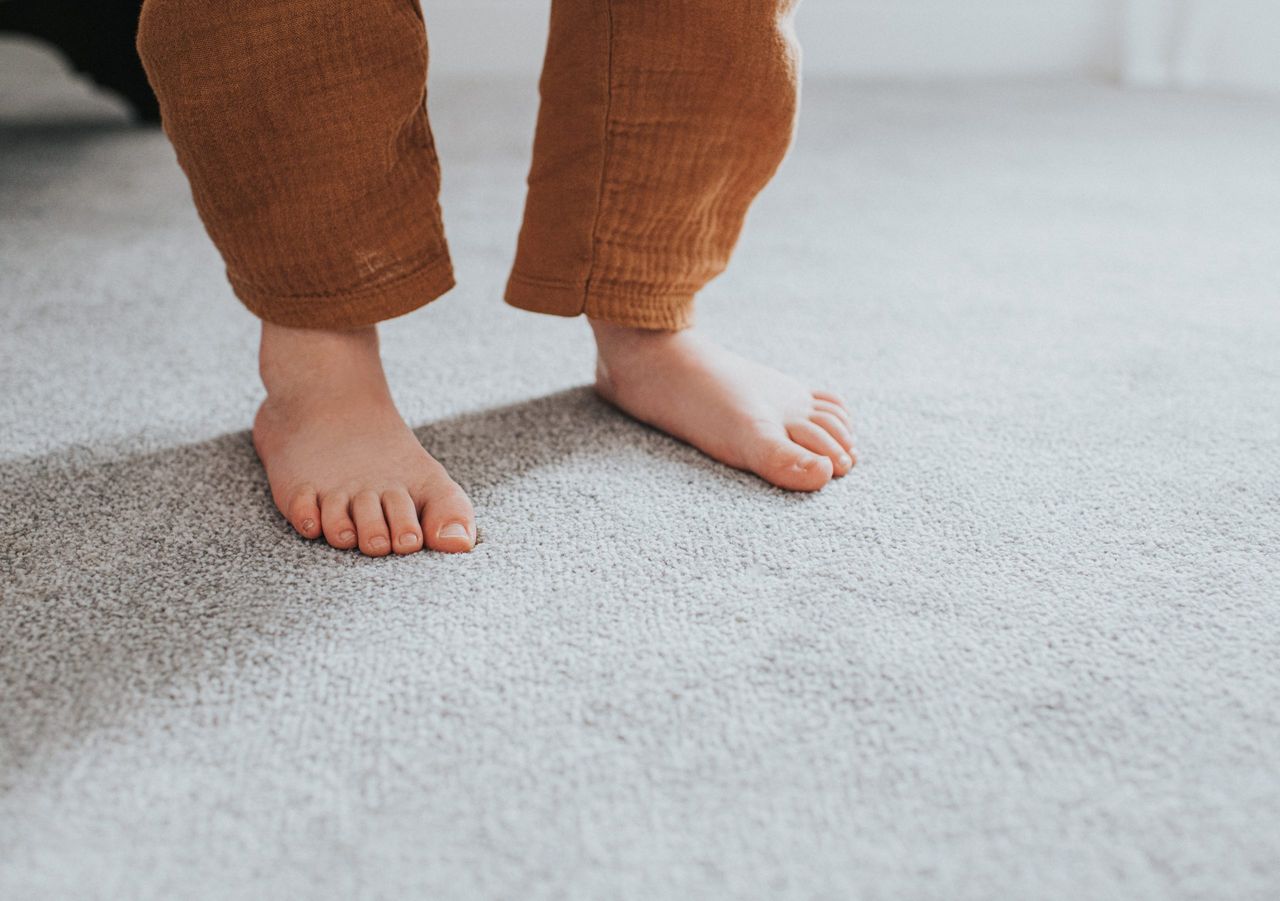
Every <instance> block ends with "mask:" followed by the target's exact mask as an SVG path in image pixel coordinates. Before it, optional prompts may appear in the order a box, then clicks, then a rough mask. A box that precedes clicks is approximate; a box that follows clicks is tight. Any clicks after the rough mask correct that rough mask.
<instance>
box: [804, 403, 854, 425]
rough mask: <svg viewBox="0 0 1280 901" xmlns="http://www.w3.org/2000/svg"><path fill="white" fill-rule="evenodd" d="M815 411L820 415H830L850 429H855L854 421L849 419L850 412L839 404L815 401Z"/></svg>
mask: <svg viewBox="0 0 1280 901" xmlns="http://www.w3.org/2000/svg"><path fill="white" fill-rule="evenodd" d="M813 409H814V410H815V411H817V412H819V413H830V414H831V415H832V416H834V417H835V418H836V419H839V420H840V421H841V422H843V423H844V424H845V426H847V427H848V428H853V420H852V419H850V418H849V411H848V410H846V409H845V408H844V407H842V406H840V405H839V404H837V403H834V402H832V401H829V400H815V401H814V402H813Z"/></svg>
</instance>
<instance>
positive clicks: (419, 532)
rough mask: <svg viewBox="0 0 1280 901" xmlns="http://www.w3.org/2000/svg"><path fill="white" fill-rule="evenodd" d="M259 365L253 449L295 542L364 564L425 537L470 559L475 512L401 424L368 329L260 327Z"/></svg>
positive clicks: (411, 547)
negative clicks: (344, 552) (309, 541)
mask: <svg viewBox="0 0 1280 901" xmlns="http://www.w3.org/2000/svg"><path fill="white" fill-rule="evenodd" d="M259 365H260V369H261V372H262V382H263V384H264V385H266V388H267V399H266V400H265V401H264V402H263V404H262V406H261V408H259V410H258V415H257V418H256V419H255V420H254V423H253V445H254V447H256V448H257V450H258V456H259V457H260V458H262V463H263V465H264V466H265V467H266V470H267V481H268V482H270V484H271V496H272V498H273V499H274V500H275V503H276V506H277V507H278V508H279V509H280V512H281V513H283V514H284V516H285V518H286V519H288V520H289V522H290V523H291V524H292V525H293V527H294V528H295V529H297V530H298V533H299V534H300V535H302V536H303V537H305V538H319V537H320V535H321V534H323V535H324V537H325V540H326V541H328V542H329V544H331V545H333V546H334V547H336V548H344V549H345V548H352V547H357V546H358V547H359V548H360V550H361V552H362V553H365V554H368V555H369V556H371V557H381V556H384V555H386V554H389V553H391V552H392V551H394V552H395V553H397V554H410V553H413V552H414V551H418V550H421V549H422V547H423V539H424V536H425V540H426V546H427V547H429V548H431V549H433V550H437V551H469V550H471V548H472V546H473V545H474V544H475V536H476V527H475V514H474V513H473V511H472V509H471V502H470V501H469V500H468V499H467V496H466V495H465V494H464V493H463V492H462V489H461V488H459V487H458V485H457V484H456V483H455V482H454V481H453V479H451V478H449V474H448V473H446V472H445V471H444V467H443V466H441V465H440V464H439V463H437V462H436V461H435V459H433V458H432V457H431V455H430V454H428V453H427V452H426V451H425V450H423V449H422V445H421V444H420V443H419V442H418V439H417V438H416V437H415V436H414V434H413V432H412V431H410V430H409V427H408V426H407V425H405V422H404V420H403V419H401V418H400V414H399V412H397V410H396V408H395V404H394V403H393V402H392V400H391V392H390V391H389V390H388V389H387V381H386V378H385V377H384V375H383V373H382V360H381V358H380V357H379V354H378V333H377V331H376V330H375V329H373V328H366V329H357V330H355V331H349V332H326V331H311V330H307V329H292V328H284V327H282V326H278V325H271V324H268V323H263V326H262V348H261V352H260V355H259Z"/></svg>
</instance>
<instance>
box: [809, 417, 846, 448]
mask: <svg viewBox="0 0 1280 901" xmlns="http://www.w3.org/2000/svg"><path fill="white" fill-rule="evenodd" d="M809 421H810V422H812V423H813V424H814V425H816V426H821V427H822V428H824V429H826V430H827V432H828V433H829V434H830V435H831V437H832V438H834V439H836V441H837V442H839V444H840V446H841V447H843V448H844V449H845V451H846V452H848V454H849V456H850V457H853V456H854V454H853V433H852V432H850V431H849V427H848V426H846V425H845V424H844V422H843V421H841V420H840V419H839V418H838V417H837V416H835V415H834V414H831V413H822V412H818V413H814V414H813V415H811V416H810V417H809Z"/></svg>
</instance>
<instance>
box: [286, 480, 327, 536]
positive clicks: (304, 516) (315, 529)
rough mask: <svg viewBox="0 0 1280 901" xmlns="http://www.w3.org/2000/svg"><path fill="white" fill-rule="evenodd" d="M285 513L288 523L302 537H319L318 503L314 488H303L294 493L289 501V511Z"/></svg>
mask: <svg viewBox="0 0 1280 901" xmlns="http://www.w3.org/2000/svg"><path fill="white" fill-rule="evenodd" d="M286 515H287V517H288V519H289V523H290V524H291V525H292V526H293V527H294V528H295V529H297V530H298V534H299V535H301V536H302V537H303V538H319V537H320V504H319V502H318V501H317V500H316V493H315V491H314V490H312V489H310V488H304V489H303V490H302V491H299V492H298V493H297V494H295V495H294V496H293V500H291V501H290V502H289V512H288V514H286Z"/></svg>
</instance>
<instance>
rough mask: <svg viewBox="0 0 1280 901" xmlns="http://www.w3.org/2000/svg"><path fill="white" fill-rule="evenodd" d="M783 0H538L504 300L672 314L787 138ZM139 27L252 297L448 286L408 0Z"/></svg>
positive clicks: (789, 70)
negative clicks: (521, 179)
mask: <svg viewBox="0 0 1280 901" xmlns="http://www.w3.org/2000/svg"><path fill="white" fill-rule="evenodd" d="M794 7H795V0H751V2H749V3H742V2H726V0H645V2H643V3H636V2H618V0H553V2H552V3H551V26H550V37H549V40H548V45H547V55H546V65H545V67H544V69H543V73H542V77H541V80H540V82H539V86H540V91H541V97H542V106H541V114H540V118H539V122H538V127H537V138H536V143H535V145H534V149H533V162H532V166H531V169H530V172H529V177H528V198H529V199H528V204H527V207H526V211H525V218H524V225H523V227H522V228H521V231H520V243H519V249H518V252H517V255H516V262H515V267H514V270H513V272H512V276H511V279H510V282H509V284H508V286H507V291H506V296H507V299H508V300H509V301H510V302H511V303H512V304H514V305H516V306H520V307H523V308H525V309H529V310H534V311H537V312H542V313H554V314H558V315H564V316H576V315H578V314H581V313H587V314H589V315H591V316H594V317H597V318H602V319H608V320H610V321H613V322H618V323H622V324H626V325H632V326H640V327H644V328H683V327H685V326H687V325H689V324H690V323H691V322H692V316H693V300H694V295H695V294H696V293H697V292H698V291H699V290H700V289H701V288H702V287H703V286H704V285H705V284H706V283H707V282H708V281H710V280H711V279H712V278H714V277H715V276H716V275H718V274H719V273H720V272H721V271H722V270H723V269H724V267H725V265H726V264H727V262H728V259H729V255H730V253H731V252H732V250H733V247H734V244H735V243H736V242H737V240H738V235H739V233H740V231H741V229H742V222H743V218H744V217H745V216H746V213H747V208H748V207H749V205H750V204H751V201H752V200H753V199H754V198H755V196H756V194H757V193H758V192H759V191H760V189H761V188H763V187H764V185H765V184H766V183H767V182H768V180H769V178H770V177H771V176H772V175H773V172H774V170H775V169H776V168H777V166H778V164H779V162H780V161H781V160H782V157H783V155H784V154H785V153H786V150H787V147H788V146H789V144H790V142H791V136H792V132H793V126H794V122H795V114H796V100H797V86H798V82H797V75H798V72H797V63H798V52H799V51H798V48H797V45H796V43H795V40H794V32H793V30H792V28H791V17H792V13H793V12H794ZM494 27H500V26H499V23H494ZM138 49H139V52H140V54H141V57H142V60H143V62H144V64H145V65H146V69H147V74H148V77H149V78H150V80H151V83H152V85H153V86H154V87H155V90H156V95H157V97H158V98H159V100H160V108H161V112H162V115H163V119H164V124H165V130H166V132H167V133H168V134H169V136H170V138H171V139H172V140H173V145H174V148H175V150H176V151H177V156H178V160H179V162H180V163H181V165H182V167H183V169H184V170H185V171H186V173H187V176H188V177H189V179H190V182H191V190H192V194H193V195H194V197H195V201H196V206H197V208H198V209H199V211H200V214H201V217H202V218H203V220H204V223H205V226H206V228H207V229H208V231H209V234H210V236H211V237H212V238H213V241H214V243H215V244H216V245H217V247H218V249H219V250H220V251H221V253H222V255H223V258H224V260H225V262H226V267H227V275H228V277H229V279H230V281H231V284H232V287H233V288H234V289H235V292H236V294H237V295H238V296H239V297H240V299H241V300H242V301H244V303H245V305H246V306H247V307H248V308H249V309H250V310H252V311H253V312H254V313H256V314H257V315H258V316H261V317H262V318H263V319H267V320H269V321H272V322H277V323H280V324H282V325H288V326H297V327H303V328H352V327H355V326H362V325H368V324H370V323H374V322H378V321H381V320H384V319H388V318H391V317H393V316H398V315H401V314H403V313H407V312H409V311H410V310H413V309H416V308H417V307H420V306H422V305H423V304H425V303H427V302H429V301H431V300H434V299H436V298H437V297H439V296H440V295H442V294H444V293H445V292H446V291H448V290H449V289H450V288H451V287H453V284H454V279H453V272H452V267H451V262H450V255H449V250H448V247H447V244H446V241H445V232H444V219H443V217H442V213H441V208H440V204H439V203H438V201H437V195H438V192H439V188H440V177H441V176H440V166H439V162H438V159H437V154H436V148H435V141H434V138H433V136H432V132H431V127H430V125H429V124H428V121H427V112H426V108H425V105H424V104H425V100H426V90H425V83H426V80H427V37H426V30H425V28H424V25H423V21H422V14H421V10H420V9H419V7H418V0H272V2H269V3H261V2H256V0H206V2H200V3H191V2H184V0H147V2H146V4H145V6H144V7H143V11H142V18H141V22H140V27H139V33H138Z"/></svg>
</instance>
